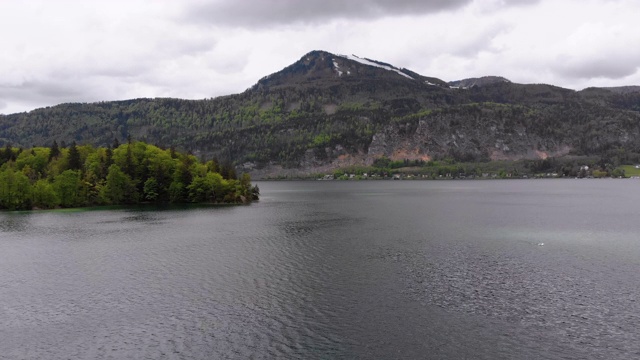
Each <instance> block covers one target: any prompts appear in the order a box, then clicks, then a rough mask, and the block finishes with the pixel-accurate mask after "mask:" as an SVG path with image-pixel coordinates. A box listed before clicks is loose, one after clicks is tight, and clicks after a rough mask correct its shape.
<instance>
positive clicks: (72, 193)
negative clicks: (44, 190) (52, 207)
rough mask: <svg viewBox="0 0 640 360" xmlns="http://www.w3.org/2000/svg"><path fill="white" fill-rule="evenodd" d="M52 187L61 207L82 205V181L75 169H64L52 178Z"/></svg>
mask: <svg viewBox="0 0 640 360" xmlns="http://www.w3.org/2000/svg"><path fill="white" fill-rule="evenodd" d="M53 188H54V190H55V192H56V196H57V197H58V199H59V200H60V205H61V206H63V207H74V206H80V205H83V199H82V196H81V194H82V181H81V179H80V172H79V171H77V170H65V171H63V172H62V173H61V174H60V175H58V176H56V177H55V178H54V180H53Z"/></svg>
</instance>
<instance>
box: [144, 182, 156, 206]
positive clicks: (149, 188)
mask: <svg viewBox="0 0 640 360" xmlns="http://www.w3.org/2000/svg"><path fill="white" fill-rule="evenodd" d="M158 195H159V194H158V181H157V180H156V178H154V177H150V178H148V179H147V181H145V182H144V198H145V200H149V201H156V200H158Z"/></svg>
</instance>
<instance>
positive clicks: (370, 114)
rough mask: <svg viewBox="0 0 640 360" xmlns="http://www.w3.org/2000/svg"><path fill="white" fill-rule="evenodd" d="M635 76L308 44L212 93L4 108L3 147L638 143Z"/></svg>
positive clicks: (429, 150)
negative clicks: (274, 66)
mask: <svg viewBox="0 0 640 360" xmlns="http://www.w3.org/2000/svg"><path fill="white" fill-rule="evenodd" d="M637 90H638V87H625V88H588V89H585V90H583V91H574V90H570V89H563V88H560V87H556V86H552V85H546V84H517V83H512V82H510V81H509V80H507V79H504V78H501V77H482V78H474V79H465V80H459V81H454V82H450V83H447V82H445V81H443V80H441V79H438V78H435V77H428V76H423V75H420V74H417V73H415V72H413V71H410V70H408V69H403V68H397V67H395V66H393V65H391V64H387V63H384V62H380V61H376V60H372V59H367V58H363V57H358V56H355V55H337V54H331V53H328V52H325V51H312V52H310V53H308V54H306V55H304V56H303V57H302V58H300V60H298V61H296V62H295V63H293V64H292V65H290V66H288V67H286V68H284V69H283V70H281V71H279V72H277V73H274V74H271V75H269V76H266V77H264V78H262V79H260V80H259V81H258V82H257V83H256V84H255V85H254V86H252V87H251V88H249V89H247V90H246V91H245V92H243V93H240V94H236V95H229V96H223V97H219V98H215V99H208V100H180V99H167V98H158V99H134V100H127V101H114V102H100V103H90V104H77V103H76V104H61V105H58V106H53V107H48V108H43V109H37V110H34V111H31V112H28V113H20V114H11V115H5V116H0V146H5V145H6V144H12V145H13V146H23V147H31V146H33V145H38V146H42V145H49V144H51V143H52V142H53V141H54V140H57V141H58V143H61V142H62V141H64V142H66V143H71V142H72V141H76V142H78V143H92V144H94V145H96V146H97V145H102V146H104V145H108V144H111V143H112V142H113V140H114V138H118V139H119V140H123V139H125V138H127V136H131V137H132V138H134V139H140V140H144V141H146V142H148V143H153V144H157V145H158V146H162V147H170V146H174V147H177V148H179V149H183V150H187V151H192V152H193V153H194V154H196V155H198V156H201V157H203V158H209V157H216V158H218V159H219V160H220V161H228V162H232V163H234V164H235V165H236V166H238V170H240V171H249V172H251V173H252V174H254V175H256V176H257V177H260V176H265V175H268V176H274V175H278V174H299V173H302V174H304V173H314V172H324V171H330V170H331V169H335V168H338V167H342V166H347V165H366V164H371V163H373V162H374V161H375V160H376V159H379V158H381V157H387V158H390V159H392V160H404V159H407V160H418V159H419V160H428V159H442V158H453V159H455V160H460V161H485V160H490V159H493V160H517V159H544V158H547V157H560V156H565V155H589V156H604V155H607V154H610V153H612V152H617V153H620V152H624V153H626V154H637V153H640V91H637Z"/></svg>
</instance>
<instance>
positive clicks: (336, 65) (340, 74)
mask: <svg viewBox="0 0 640 360" xmlns="http://www.w3.org/2000/svg"><path fill="white" fill-rule="evenodd" d="M331 60H332V61H333V68H334V69H336V71H337V72H338V76H342V70H340V65H338V63H337V62H336V60H335V59H331Z"/></svg>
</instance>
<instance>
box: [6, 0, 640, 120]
mask: <svg viewBox="0 0 640 360" xmlns="http://www.w3.org/2000/svg"><path fill="white" fill-rule="evenodd" d="M354 4H358V6H356V5H354ZM194 9H195V10H198V11H197V13H195V12H194V11H195V10H194ZM639 13H640V3H639V2H637V1H634V0H585V1H579V0H541V1H536V0H511V1H508V0H457V1H453V2H451V1H444V0H434V1H418V0H402V1H398V0H393V1H391V0H367V1H363V2H344V1H338V0H324V1H316V0H313V1H305V2H300V1H293V0H279V1H264V0H216V1H204V0H187V1H181V2H176V1H171V0H155V1H153V2H149V1H144V0H127V1H124V0H119V1H110V2H106V1H104V2H86V1H81V0H66V1H56V2H52V1H44V0H31V1H21V0H4V1H2V2H0V32H2V34H10V35H5V36H2V37H0V49H1V50H2V51H1V52H0V112H4V113H11V112H17V111H24V110H30V109H33V108H36V107H41V106H50V105H55V104H58V103H61V102H70V101H73V102H87V101H101V100H117V99H128V98H137V97H180V98H188V99H201V98H209V97H215V96H219V95H226V94H232V93H237V92H240V91H243V90H245V89H246V88H248V87H250V86H251V85H253V84H254V83H255V82H256V81H257V80H258V79H260V78H261V77H263V76H265V75H268V74H270V73H273V72H275V71H278V70H280V69H282V68H284V67H285V66H287V65H289V64H291V63H293V62H294V61H296V60H297V59H299V58H300V57H301V56H302V55H304V54H305V53H307V52H309V51H311V50H327V51H330V52H335V53H345V54H357V55H359V56H363V57H369V58H374V59H378V60H382V61H385V62H389V63H391V64H393V65H395V66H398V67H407V68H409V69H411V70H414V71H416V72H418V73H421V74H424V75H427V76H435V77H439V78H442V79H443V80H456V79H461V78H465V77H474V76H483V75H501V76H505V77H507V78H509V79H511V80H512V81H516V82H524V83H530V82H545V83H551V84H555V85H559V86H564V87H570V88H575V89H581V88H584V87H587V86H617V85H636V84H640V71H639V70H638V65H637V64H640V48H639V47H638V46H637V44H639V43H640V27H638V26H637V25H636V23H637V20H636V17H637V14H639ZM234 14H235V15H234Z"/></svg>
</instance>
